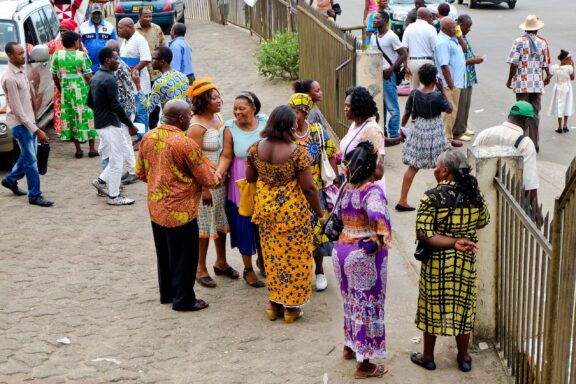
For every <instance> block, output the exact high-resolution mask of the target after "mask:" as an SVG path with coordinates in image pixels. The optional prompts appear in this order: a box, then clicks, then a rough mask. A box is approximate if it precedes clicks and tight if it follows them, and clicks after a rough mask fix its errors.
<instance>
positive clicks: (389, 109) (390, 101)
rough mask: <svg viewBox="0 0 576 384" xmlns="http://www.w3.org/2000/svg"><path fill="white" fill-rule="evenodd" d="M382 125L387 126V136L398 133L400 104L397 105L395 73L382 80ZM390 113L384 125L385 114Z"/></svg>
mask: <svg viewBox="0 0 576 384" xmlns="http://www.w3.org/2000/svg"><path fill="white" fill-rule="evenodd" d="M383 88H384V116H382V118H383V123H384V127H386V126H387V127H388V136H389V137H398V135H400V132H399V130H400V106H399V105H398V90H397V86H396V74H395V73H392V75H391V76H390V78H389V79H388V80H384V85H383ZM387 114H390V120H388V125H386V115H387ZM384 130H385V131H386V128H384Z"/></svg>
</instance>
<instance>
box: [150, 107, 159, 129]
mask: <svg viewBox="0 0 576 384" xmlns="http://www.w3.org/2000/svg"><path fill="white" fill-rule="evenodd" d="M159 120H160V106H159V105H157V106H156V108H154V110H153V111H152V113H150V114H149V115H148V129H154V128H156V127H157V126H158V121H159Z"/></svg>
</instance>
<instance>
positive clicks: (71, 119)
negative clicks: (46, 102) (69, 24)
mask: <svg viewBox="0 0 576 384" xmlns="http://www.w3.org/2000/svg"><path fill="white" fill-rule="evenodd" d="M62 45H63V46H64V50H60V51H56V52H54V55H53V56H52V65H51V72H52V78H53V79H54V85H55V86H56V88H58V90H59V91H60V97H61V101H62V114H61V117H60V118H61V133H60V138H61V139H62V140H70V141H72V142H73V143H74V145H75V146H76V158H77V159H80V158H82V157H83V156H84V153H83V152H82V147H80V142H83V141H86V140H88V143H89V146H90V151H89V152H88V155H89V156H90V157H95V156H98V151H97V150H96V148H95V146H94V139H95V138H96V137H97V136H98V134H97V133H96V130H95V129H94V113H93V112H92V110H91V109H90V108H89V107H88V105H87V104H86V99H87V97H88V90H89V87H88V82H89V81H90V78H91V77H92V69H91V67H92V62H91V61H90V58H89V57H88V55H87V54H86V53H85V52H83V51H81V50H79V48H80V35H78V34H77V33H75V32H72V31H68V32H65V33H63V34H62Z"/></svg>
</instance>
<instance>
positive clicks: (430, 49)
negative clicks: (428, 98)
mask: <svg viewBox="0 0 576 384" xmlns="http://www.w3.org/2000/svg"><path fill="white" fill-rule="evenodd" d="M417 16H418V18H417V19H416V22H414V23H412V24H410V25H409V26H408V28H406V30H405V31H404V36H402V46H403V47H404V48H406V49H407V50H408V60H407V65H405V66H404V67H405V68H406V73H407V74H408V75H411V76H412V80H411V82H410V87H411V88H412V89H417V88H418V87H419V86H420V79H419V78H418V70H419V69H420V67H421V66H422V65H424V64H434V49H435V46H436V28H434V27H433V26H432V19H433V15H432V12H430V10H429V9H428V8H426V7H420V8H418V11H417Z"/></svg>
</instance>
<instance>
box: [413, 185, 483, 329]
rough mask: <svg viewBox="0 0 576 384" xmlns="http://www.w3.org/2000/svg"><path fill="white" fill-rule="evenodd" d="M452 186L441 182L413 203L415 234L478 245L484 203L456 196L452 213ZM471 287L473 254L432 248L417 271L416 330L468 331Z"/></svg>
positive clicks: (473, 285)
mask: <svg viewBox="0 0 576 384" xmlns="http://www.w3.org/2000/svg"><path fill="white" fill-rule="evenodd" d="M457 187H458V184H457V183H455V182H453V181H441V182H440V183H439V184H438V185H437V186H436V187H435V188H433V189H430V190H429V191H426V193H425V194H424V196H423V197H422V200H420V204H419V205H418V213H417V216H416V232H417V233H420V234H421V235H423V236H424V238H430V237H432V236H434V235H436V234H438V235H444V236H450V237H458V238H466V239H469V240H471V241H473V242H477V241H478V238H477V237H476V231H477V230H478V229H480V228H483V227H485V226H486V225H488V222H489V221H490V216H489V213H488V208H487V207H486V204H485V203H484V200H482V204H481V205H480V206H475V205H474V204H473V203H471V202H470V201H468V198H467V197H466V196H462V199H461V203H460V204H459V205H458V207H456V208H454V209H452V207H453V206H454V202H455V201H456V198H457ZM450 211H452V214H451V215H450V216H448V215H449V214H450ZM435 223H436V224H435ZM477 285H478V284H477V272H476V254H468V253H465V252H460V251H457V250H455V249H437V248H435V249H434V250H433V252H432V256H431V257H430V260H428V261H427V262H426V263H422V268H421V269H420V288H419V295H418V309H417V312H416V321H415V322H416V326H417V327H418V329H420V330H421V331H423V332H426V333H429V334H431V335H435V336H457V335H464V334H468V333H470V332H471V331H472V327H473V325H474V317H475V316H476V290H477Z"/></svg>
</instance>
